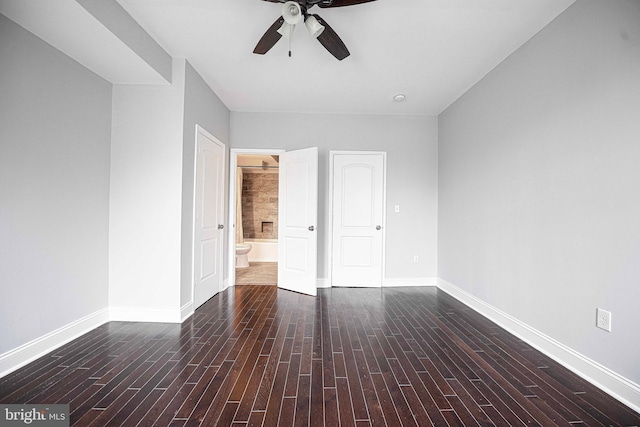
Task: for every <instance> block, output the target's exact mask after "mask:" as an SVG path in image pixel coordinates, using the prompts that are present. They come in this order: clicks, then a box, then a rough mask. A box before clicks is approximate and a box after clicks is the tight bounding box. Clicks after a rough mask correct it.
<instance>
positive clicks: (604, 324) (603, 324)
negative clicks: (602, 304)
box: [596, 308, 611, 332]
mask: <svg viewBox="0 0 640 427" xmlns="http://www.w3.org/2000/svg"><path fill="white" fill-rule="evenodd" d="M596 326H597V327H598V328H600V329H604V330H605V331H607V332H611V312H610V311H607V310H603V309H601V308H598V309H597V310H596Z"/></svg>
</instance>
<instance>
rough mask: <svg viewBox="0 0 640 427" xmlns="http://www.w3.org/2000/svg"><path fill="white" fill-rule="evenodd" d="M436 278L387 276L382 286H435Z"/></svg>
mask: <svg viewBox="0 0 640 427" xmlns="http://www.w3.org/2000/svg"><path fill="white" fill-rule="evenodd" d="M437 284H438V279H437V278H435V277H415V278H406V277H398V278H394V277H387V278H386V279H384V280H383V282H382V287H384V288H394V287H400V286H437Z"/></svg>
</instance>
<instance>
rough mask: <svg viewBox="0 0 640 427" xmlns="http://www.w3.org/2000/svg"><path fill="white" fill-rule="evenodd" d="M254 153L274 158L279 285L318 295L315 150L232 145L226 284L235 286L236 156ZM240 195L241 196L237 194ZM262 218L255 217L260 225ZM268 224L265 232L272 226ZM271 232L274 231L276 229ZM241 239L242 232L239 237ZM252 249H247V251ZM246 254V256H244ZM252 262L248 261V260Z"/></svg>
mask: <svg viewBox="0 0 640 427" xmlns="http://www.w3.org/2000/svg"><path fill="white" fill-rule="evenodd" d="M248 154H254V155H255V154H257V155H269V156H278V159H279V162H278V196H277V197H278V215H277V236H278V238H277V248H278V261H277V267H278V275H277V285H278V287H280V288H283V289H287V290H292V291H295V292H300V293H303V294H307V295H316V293H317V260H318V247H317V245H318V237H317V232H316V227H317V218H318V148H317V147H311V148H306V149H300V150H293V151H286V152H285V151H284V150H252V149H232V150H231V161H230V166H231V167H230V170H231V171H232V172H231V173H230V176H229V184H230V189H231V191H229V214H230V218H231V219H232V220H233V222H234V225H233V227H230V228H229V233H228V238H229V242H230V243H231V244H230V245H229V258H228V260H229V264H228V265H229V284H230V285H231V286H233V285H236V284H237V276H238V275H237V271H236V253H237V252H239V251H238V250H237V248H236V244H235V241H236V230H237V228H238V227H237V225H239V224H241V220H239V219H238V218H237V216H238V215H237V212H236V208H237V207H238V200H239V197H238V194H237V192H238V189H239V187H238V186H237V185H236V182H237V181H239V180H240V178H239V172H238V167H237V166H238V165H239V163H238V157H239V156H241V155H248ZM240 197H241V196H240ZM262 222H263V221H262V220H260V221H258V222H257V223H258V224H259V227H260V228H261V229H262ZM264 222H266V224H265V225H264V226H265V230H269V229H272V227H273V229H275V227H276V224H275V221H273V222H274V224H273V226H272V225H271V224H268V223H269V222H271V221H264ZM274 231H275V230H274ZM241 235H242V238H244V231H243V232H242V234H240V233H239V234H238V235H237V236H238V237H239V236H241ZM249 252H250V251H249ZM247 258H248V257H247ZM249 264H250V263H249Z"/></svg>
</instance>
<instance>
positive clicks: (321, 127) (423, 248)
mask: <svg viewBox="0 0 640 427" xmlns="http://www.w3.org/2000/svg"><path fill="white" fill-rule="evenodd" d="M437 140H438V135H437V120H436V118H435V117H406V116H371V115H332V114H286V113H282V114H275V113H273V114H272V113H236V112H233V113H231V146H232V148H260V149H262V148H271V149H286V150H294V149H298V148H306V147H318V148H319V157H320V158H319V163H320V164H319V181H318V186H319V189H318V191H319V193H318V198H319V208H318V210H319V212H318V224H319V226H320V227H321V228H320V229H319V231H320V235H319V239H318V276H319V277H320V278H326V277H327V274H328V272H327V269H328V262H327V259H326V252H327V247H326V245H327V237H328V230H329V218H328V212H327V210H328V205H329V193H328V191H327V190H328V187H329V150H364V151H367V150H368V151H386V152H387V229H386V236H387V240H386V255H387V263H386V277H387V278H393V279H398V278H435V277H436V276H437V271H436V262H437V257H436V249H437V185H438V183H437V175H438V164H437V157H438V155H437ZM396 204H397V205H400V208H401V211H400V213H399V214H396V213H394V212H393V206H394V205H396ZM414 255H418V256H419V258H420V263H419V264H414V263H413V256H414Z"/></svg>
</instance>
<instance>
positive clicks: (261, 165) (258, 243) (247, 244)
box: [234, 154, 280, 286]
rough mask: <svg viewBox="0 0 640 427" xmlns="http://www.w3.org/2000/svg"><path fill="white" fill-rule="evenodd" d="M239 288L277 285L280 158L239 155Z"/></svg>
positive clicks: (236, 235) (237, 229)
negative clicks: (240, 286) (243, 286)
mask: <svg viewBox="0 0 640 427" xmlns="http://www.w3.org/2000/svg"><path fill="white" fill-rule="evenodd" d="M236 161H237V165H236V169H235V170H236V183H235V194H236V204H235V208H236V220H235V235H234V242H235V245H236V253H235V283H236V285H272V286H275V285H277V283H278V189H279V174H278V171H279V169H280V167H279V162H280V157H279V155H278V154H237V155H236Z"/></svg>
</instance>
